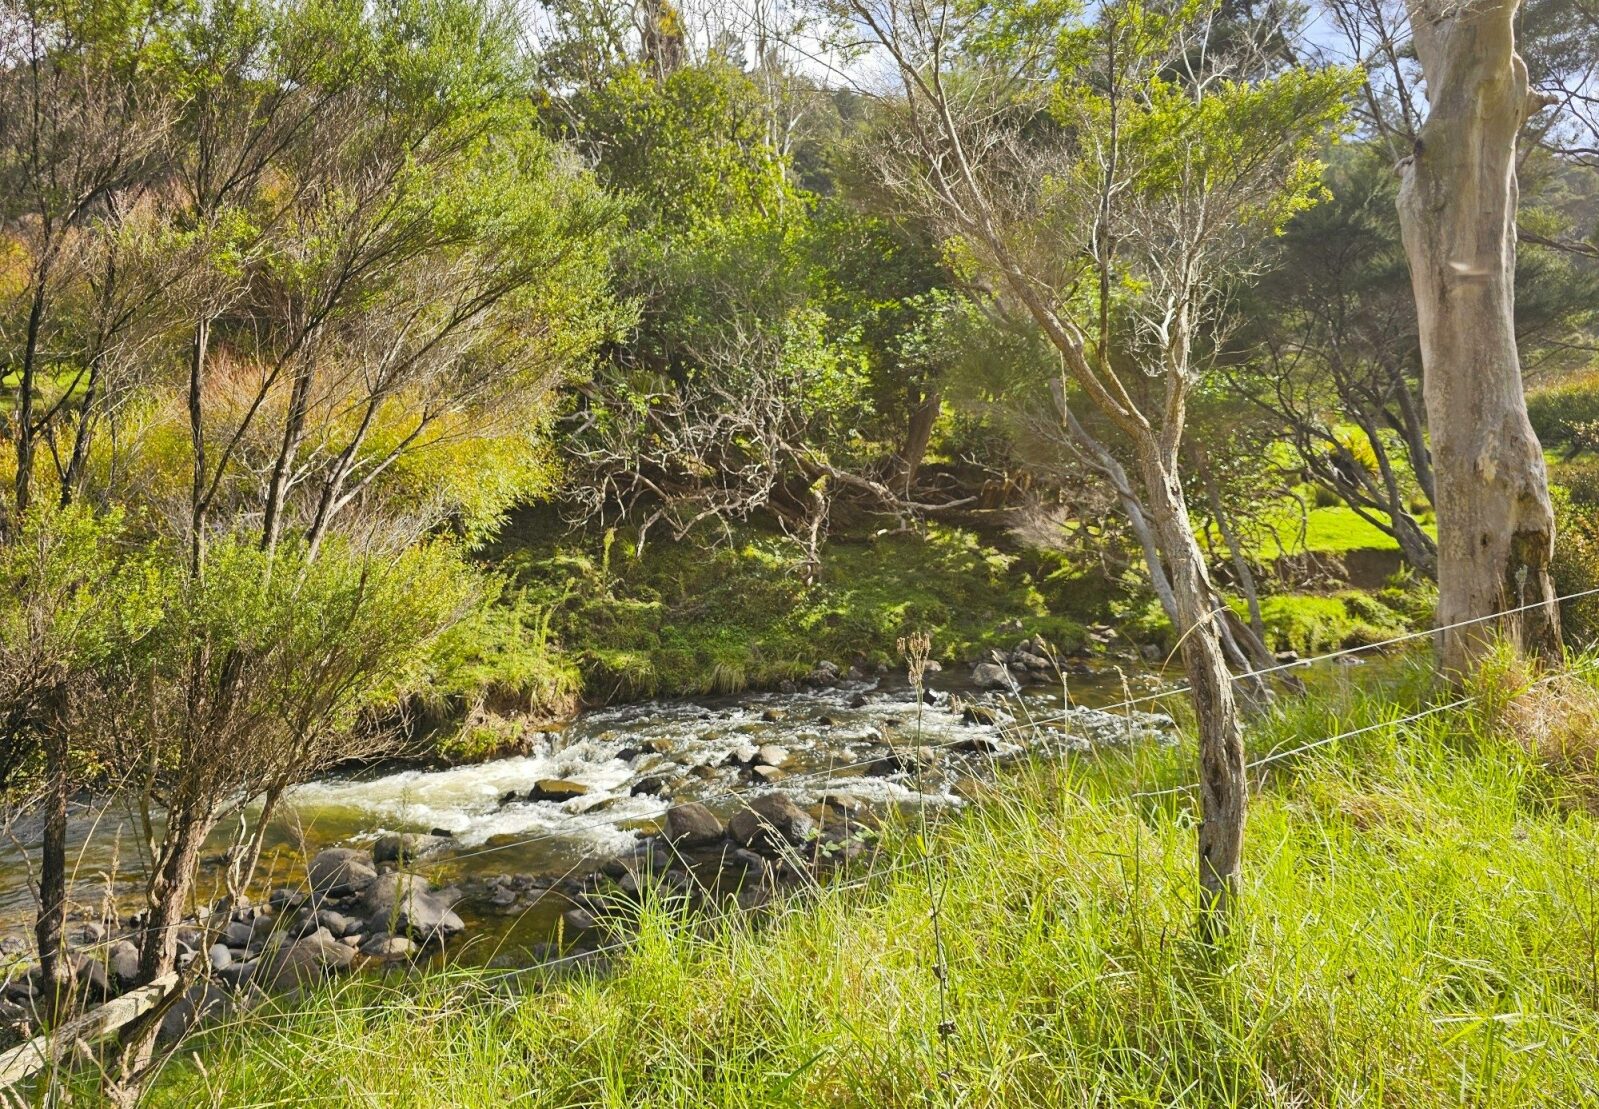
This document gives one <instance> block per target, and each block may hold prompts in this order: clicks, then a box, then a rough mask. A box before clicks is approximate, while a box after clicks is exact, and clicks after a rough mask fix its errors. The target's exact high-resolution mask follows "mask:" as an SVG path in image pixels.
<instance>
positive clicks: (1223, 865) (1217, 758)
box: [1137, 437, 1247, 936]
mask: <svg viewBox="0 0 1599 1109" xmlns="http://www.w3.org/2000/svg"><path fill="white" fill-rule="evenodd" d="M1137 448H1138V464H1139V470H1140V472H1141V474H1142V476H1143V480H1144V487H1145V489H1146V490H1147V493H1148V502H1149V511H1150V517H1151V519H1152V520H1153V521H1154V524H1155V531H1156V535H1157V536H1158V537H1159V539H1160V546H1161V553H1162V554H1163V555H1164V556H1165V562H1166V565H1167V567H1168V568H1169V570H1170V573H1171V584H1172V593H1173V595H1174V596H1175V598H1176V603H1177V634H1178V637H1179V638H1180V640H1181V643H1182V655H1183V668H1184V671H1185V672H1186V675H1187V678H1188V686H1189V696H1190V697H1191V698H1192V700H1193V705H1194V715H1195V717H1196V718H1197V719H1198V722H1199V797H1200V810H1201V812H1200V824H1199V888H1200V894H1201V928H1202V930H1203V931H1204V932H1205V933H1206V934H1207V935H1210V936H1215V935H1217V934H1219V933H1221V932H1224V931H1225V930H1226V928H1227V919H1228V916H1229V915H1230V913H1231V910H1232V908H1233V906H1234V903H1235V902H1236V900H1237V895H1238V885H1239V872H1240V866H1241V864H1242V856H1243V845H1244V809H1245V799H1246V794H1247V782H1246V779H1245V774H1244V741H1243V733H1242V730H1241V728H1240V726H1239V720H1238V708H1237V704H1236V702H1235V700H1234V697H1233V686H1232V677H1231V675H1230V674H1229V673H1228V670H1227V660H1226V655H1225V653H1224V650H1223V647H1222V640H1221V629H1220V619H1221V617H1220V616H1219V615H1218V613H1217V612H1216V611H1215V609H1214V608H1213V605H1214V599H1213V596H1214V594H1213V590H1212V589H1211V585H1210V576H1209V574H1208V573H1207V572H1206V570H1205V558H1204V555H1203V553H1202V552H1201V551H1200V549H1199V542H1198V540H1197V539H1195V538H1194V531H1193V527H1192V525H1191V524H1190V523H1189V519H1188V505H1187V503H1186V501H1185V499H1184V497H1183V489H1182V483H1181V482H1180V481H1179V480H1178V476H1177V474H1176V473H1175V472H1173V470H1174V468H1170V467H1168V466H1167V465H1166V464H1165V463H1164V461H1163V459H1162V457H1161V451H1160V448H1159V445H1158V443H1157V442H1156V441H1155V440H1154V438H1153V437H1149V438H1147V439H1144V440H1141V441H1140V442H1139V443H1138V444H1137Z"/></svg>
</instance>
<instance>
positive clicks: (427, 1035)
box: [154, 674, 1599, 1107]
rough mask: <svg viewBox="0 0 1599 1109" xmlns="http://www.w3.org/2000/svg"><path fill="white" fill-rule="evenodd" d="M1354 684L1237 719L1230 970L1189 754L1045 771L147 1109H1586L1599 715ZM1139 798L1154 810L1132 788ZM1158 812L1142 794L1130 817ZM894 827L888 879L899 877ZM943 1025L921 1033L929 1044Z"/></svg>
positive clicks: (388, 987)
mask: <svg viewBox="0 0 1599 1109" xmlns="http://www.w3.org/2000/svg"><path fill="white" fill-rule="evenodd" d="M1423 682H1424V679H1423V678H1422V677H1421V676H1420V675H1419V674H1416V675H1411V676H1410V677H1408V678H1406V677H1400V678H1397V679H1391V680H1389V681H1386V682H1383V683H1374V682H1370V681H1364V682H1360V683H1346V684H1344V685H1342V686H1340V687H1339V688H1337V689H1335V690H1332V691H1329V692H1328V693H1327V694H1326V695H1325V696H1322V697H1319V698H1314V699H1306V700H1300V701H1296V702H1293V703H1291V704H1288V705H1286V706H1284V707H1283V708H1282V709H1281V710H1280V711H1278V712H1277V713H1275V714H1273V715H1272V716H1271V717H1270V718H1269V719H1266V720H1263V721H1261V722H1259V723H1257V724H1256V725H1255V726H1254V727H1253V728H1252V730H1251V734H1250V740H1249V742H1250V747H1251V750H1252V752H1257V753H1262V752H1267V751H1272V750H1277V749H1287V748H1289V747H1297V746H1299V745H1301V744H1303V743H1304V742H1306V741H1307V740H1308V739H1310V738H1312V737H1320V736H1325V735H1329V734H1334V733H1339V732H1351V731H1356V730H1357V729H1362V728H1369V730H1367V731H1363V732H1359V734H1356V735H1354V736H1351V737H1350V738H1348V739H1346V740H1343V741H1341V742H1339V743H1337V744H1333V745H1329V746H1326V747H1322V748H1319V749H1317V750H1315V751H1313V752H1309V753H1306V754H1305V755H1303V756H1300V757H1297V758H1296V759H1294V760H1293V761H1284V762H1281V763H1278V764H1276V765H1275V766H1274V767H1273V768H1272V769H1271V770H1270V771H1269V772H1268V773H1266V774H1265V777H1264V789H1263V791H1262V792H1261V794H1260V795H1259V798H1258V799H1257V801H1256V803H1255V804H1254V806H1253V810H1252V813H1251V817H1250V820H1251V823H1250V836H1249V838H1248V847H1247V850H1246V863H1245V865H1246V869H1245V892H1244V900H1245V905H1244V913H1243V917H1242V923H1241V925H1240V927H1239V929H1238V931H1237V933H1236V934H1235V936H1234V938H1233V940H1232V942H1231V943H1230V944H1229V946H1228V947H1227V948H1226V949H1224V950H1223V951H1221V952H1219V953H1215V952H1207V951H1204V950H1202V949H1200V948H1197V947H1196V946H1194V945H1193V944H1192V943H1191V942H1190V940H1189V938H1188V937H1189V936H1190V935H1191V923H1192V915H1193V905H1192V900H1191V898H1192V887H1193V883H1192V866H1193V858H1192V854H1193V845H1192V837H1193V825H1192V820H1193V812H1194V810H1193V803H1192V801H1191V799H1190V798H1189V796H1188V795H1187V794H1186V793H1184V792H1182V791H1175V792H1169V793H1163V792H1160V791H1162V790H1165V789H1170V788H1174V787H1178V786H1180V785H1182V784H1183V783H1185V782H1186V781H1188V780H1189V777H1190V775H1191V773H1192V752H1191V749H1188V748H1187V747H1186V746H1185V747H1183V748H1180V749H1175V750H1173V749H1166V748H1161V747H1138V748H1135V749H1134V751H1133V753H1132V754H1130V755H1117V756H1111V757H1101V758H1095V759H1083V760H1075V761H1072V762H1070V763H1067V764H1064V765H1063V764H1059V763H1052V762H1039V763H1036V764H1033V765H1032V766H1030V767H1029V768H1027V769H1025V770H1023V771H1020V772H1018V773H1017V774H1016V775H1015V776H1014V777H1013V778H1012V779H1011V780H1008V781H1007V783H1006V787H1005V789H1004V790H1003V791H996V792H994V793H992V794H991V795H989V796H988V797H986V798H985V799H984V800H983V802H982V803H980V804H978V805H975V806H973V807H972V809H971V810H970V811H969V812H968V813H966V814H965V815H964V816H963V817H961V818H959V819H957V820H953V821H950V822H948V823H945V824H942V825H940V826H938V827H937V828H936V829H935V831H934V833H933V836H932V839H931V849H932V853H933V858H934V863H933V870H932V873H933V876H934V877H933V882H934V891H935V897H936V900H937V902H938V903H939V905H940V906H941V911H940V913H939V914H938V919H937V925H938V930H939V932H940V933H941V934H942V937H943V943H944V955H943V962H944V964H945V965H947V967H948V978H947V991H945V992H943V996H942V997H941V990H940V981H939V978H938V976H937V975H935V974H934V973H932V972H931V971H930V969H929V968H930V967H931V966H933V965H935V964H936V963H937V962H938V961H939V960H938V957H937V956H936V954H935V952H936V948H935V937H934V931H933V927H934V921H933V920H932V918H931V916H930V913H929V891H928V885H927V881H926V877H925V875H924V873H923V871H922V869H921V868H920V867H919V866H911V867H909V868H899V869H894V868H885V869H884V871H883V872H882V875H881V876H880V877H879V878H878V879H876V880H874V881H872V882H870V883H869V884H867V885H866V886H865V887H863V888H851V889H831V890H830V889H825V888H824V889H823V890H821V891H818V892H815V893H812V894H809V895H806V896H804V897H801V898H799V899H797V900H791V901H789V902H788V903H787V904H786V905H785V906H784V907H782V908H781V910H780V911H778V912H776V913H775V914H773V915H767V916H764V917H753V918H735V919H733V920H730V921H727V922H724V923H722V924H720V925H718V926H714V927H696V926H692V924H691V921H689V920H685V919H684V918H683V917H682V915H681V912H680V910H673V909H671V908H670V907H668V906H666V905H664V904H654V905H651V904H650V903H646V907H645V909H644V910H643V911H642V912H641V913H640V914H639V919H638V922H637V927H638V932H637V938H636V939H635V940H634V942H633V943H632V944H631V945H630V946H629V948H628V950H627V952H626V953H625V954H623V955H620V956H617V957H616V958H615V959H614V961H612V962H611V963H610V964H609V965H608V967H606V968H604V969H603V970H602V969H601V968H597V967H595V966H578V967H576V968H573V967H567V968H565V970H564V971H561V972H556V973H546V974H543V975H539V974H534V975H530V976H524V977H522V978H520V979H513V980H509V981H508V980H505V979H501V978H493V979H491V978H489V977H487V976H485V975H484V974H483V972H469V971H462V970H457V971H454V972H450V973H439V974H436V975H433V976H430V977H425V978H423V979H421V980H415V979H404V980H399V981H390V982H383V981H370V980H369V981H363V982H352V983H348V984H346V985H344V986H342V987H333V988H330V989H328V990H326V991H324V992H321V993H318V994H316V995H315V996H313V997H312V998H310V999H308V1000H307V1001H306V1002H305V1003H303V1004H300V1005H296V1006H294V1007H292V1008H290V1009H288V1010H287V1011H285V1012H283V1013H282V1014H280V1015H277V1016H267V1015H265V1014H258V1015H257V1016H256V1017H254V1018H252V1019H251V1020H249V1021H247V1022H245V1023H242V1024H239V1025H236V1026H233V1027H229V1028H226V1029H221V1030H218V1031H216V1032H213V1033H212V1034H211V1035H210V1036H208V1037H207V1038H205V1039H203V1040H201V1041H199V1042H197V1043H196V1044H195V1050H194V1053H193V1054H192V1055H191V1054H189V1053H187V1052H186V1053H185V1055H184V1056H183V1057H182V1058H181V1059H179V1060H177V1061H175V1062H174V1064H173V1065H172V1067H171V1068H170V1069H169V1070H168V1071H167V1073H166V1074H165V1075H164V1077H163V1081H162V1083H161V1085H160V1088H159V1089H158V1091H157V1093H156V1097H155V1099H154V1101H155V1103H156V1104H161V1105H247V1104H257V1105H259V1104H274V1105H286V1104H301V1103H305V1102H308V1101H313V1100H314V1101H316V1102H317V1103H319V1104H336V1105H337V1104H358V1103H361V1104H365V1103H370V1102H372V1101H374V1100H375V1101H380V1102H382V1103H383V1104H391V1105H415V1106H423V1105H438V1104H450V1105H458V1106H476V1105H484V1106H487V1105H499V1104H504V1103H506V1102H508V1101H511V1100H517V1101H518V1102H519V1103H526V1104H536V1105H550V1106H557V1105H562V1106H564V1105H571V1104H620V1103H647V1104H650V1105H652V1106H685V1107H686V1106H691V1105H692V1106H698V1105H705V1104H716V1105H724V1106H757V1105H758V1106H770V1105H807V1106H815V1105H839V1106H843V1105H852V1106H854V1105H868V1106H897V1105H905V1104H909V1103H912V1102H916V1103H920V1102H922V1101H923V1100H924V1099H928V1098H930V1099H931V1102H932V1103H933V1104H968V1105H1005V1106H1032V1105H1036V1106H1045V1105H1050V1106H1053V1105H1077V1104H1190V1105H1206V1106H1213V1105H1260V1104H1273V1105H1278V1104H1298V1105H1333V1104H1345V1103H1350V1102H1353V1101H1357V1100H1358V1101H1362V1102H1366V1103H1371V1102H1376V1103H1383V1104H1403V1105H1407V1106H1444V1105H1451V1106H1453V1105H1459V1104H1461V1103H1462V1102H1463V1101H1464V1102H1466V1103H1470V1104H1480V1105H1574V1104H1586V1103H1588V1102H1590V1101H1591V1100H1592V1099H1593V1097H1594V1092H1595V1089H1596V1088H1599V1057H1596V1047H1595V1045H1596V1044H1599V987H1596V986H1595V983H1596V982H1599V961H1596V956H1595V952H1596V951H1599V916H1596V915H1595V913H1594V911H1593V890H1594V888H1595V883H1596V881H1599V870H1596V866H1599V864H1596V861H1595V860H1596V859H1599V826H1596V823H1595V819H1594V815H1593V813H1594V811H1595V794H1594V791H1593V777H1592V774H1593V745H1592V738H1591V735H1592V729H1591V728H1590V727H1589V725H1591V724H1592V723H1593V722H1594V721H1595V720H1596V719H1599V712H1596V710H1595V705H1596V703H1599V702H1596V700H1595V698H1596V694H1595V692H1594V690H1593V689H1592V687H1591V686H1589V685H1587V684H1580V683H1578V682H1575V681H1571V680H1563V681H1562V682H1559V683H1552V684H1545V685H1543V686H1540V687H1537V688H1534V689H1530V690H1529V689H1524V688H1521V687H1520V686H1519V685H1518V686H1514V687H1513V686H1512V685H1511V684H1510V683H1509V682H1508V679H1506V678H1504V676H1503V675H1501V676H1500V677H1499V678H1497V679H1492V680H1489V681H1486V682H1485V683H1484V684H1483V685H1482V686H1480V687H1478V688H1477V689H1476V690H1474V691H1473V692H1474V694H1475V695H1476V696H1478V697H1479V700H1478V701H1477V702H1476V703H1475V704H1473V705H1472V706H1470V707H1468V708H1465V709H1460V710H1452V711H1439V712H1434V713H1432V714H1430V715H1427V716H1425V717H1422V718H1421V719H1418V720H1414V721H1411V722H1406V723H1396V721H1400V720H1401V719H1402V718H1403V717H1405V716H1407V715H1409V714H1410V713H1412V712H1416V711H1420V710H1421V709H1423V708H1425V707H1426V706H1427V705H1428V704H1439V703H1442V702H1441V701H1430V700H1429V697H1430V694H1429V692H1428V690H1427V687H1426V686H1425V685H1424V684H1423ZM1135 793H1141V794H1145V795H1146V796H1143V797H1132V796H1130V795H1132V794H1135ZM1150 794H1153V796H1148V795H1150ZM918 834H919V832H918V828H917V826H916V824H915V822H914V821H909V822H907V823H904V824H900V825H896V826H892V827H890V828H889V829H888V830H887V831H886V832H885V840H886V845H887V850H885V852H884V857H885V858H896V857H897V858H898V859H901V860H910V861H912V862H914V860H915V858H916V852H917V850H918V845H917V836H918ZM941 1026H943V1027H946V1028H949V1029H951V1030H952V1034H950V1035H948V1036H942V1035H940V1032H939V1029H940V1027H941Z"/></svg>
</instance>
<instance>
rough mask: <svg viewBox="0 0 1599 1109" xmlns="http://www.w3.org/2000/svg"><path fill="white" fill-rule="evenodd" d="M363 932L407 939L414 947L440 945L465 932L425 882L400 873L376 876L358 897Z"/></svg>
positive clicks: (458, 920) (463, 926)
mask: <svg viewBox="0 0 1599 1109" xmlns="http://www.w3.org/2000/svg"><path fill="white" fill-rule="evenodd" d="M361 907H362V908H363V909H365V910H366V914H367V918H366V920H367V931H368V932H369V933H370V932H391V933H393V934H394V935H397V936H410V937H411V938H412V939H414V940H416V941H417V942H418V943H430V942H434V941H438V942H442V941H444V940H447V939H449V938H450V937H451V936H455V935H459V934H460V933H461V932H464V931H465V930H466V923H465V922H464V921H463V920H462V919H461V918H460V917H459V916H457V915H456V913H455V911H454V910H453V909H451V908H450V904H449V902H448V901H446V900H445V899H444V898H442V897H440V896H438V895H437V894H436V893H434V892H433V887H432V886H431V885H429V884H428V881H427V879H425V878H419V877H417V876H416V875H415V874H406V873H404V872H402V871H398V870H396V871H390V872H389V873H388V874H383V875H380V876H379V877H378V879H377V881H375V882H373V883H372V884H371V885H370V886H368V887H367V888H366V890H365V891H364V892H363V893H362V894H361Z"/></svg>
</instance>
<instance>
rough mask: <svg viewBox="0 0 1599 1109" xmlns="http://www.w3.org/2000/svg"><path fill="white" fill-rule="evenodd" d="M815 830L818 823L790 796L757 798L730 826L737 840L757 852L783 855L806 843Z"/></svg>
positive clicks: (776, 794)
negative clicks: (780, 853) (773, 852)
mask: <svg viewBox="0 0 1599 1109" xmlns="http://www.w3.org/2000/svg"><path fill="white" fill-rule="evenodd" d="M815 830H816V821H814V820H812V819H811V817H810V814H808V813H807V812H806V811H805V810H804V809H802V808H800V807H799V806H798V805H796V804H795V803H794V801H793V799H792V798H790V797H789V796H788V795H787V794H786V793H768V794H765V795H764V796H761V797H757V798H755V799H754V800H753V801H750V802H749V803H748V804H746V805H745V807H744V808H743V809H741V810H740V811H739V812H737V813H735V814H734V815H733V818H732V819H731V820H729V821H728V822H727V831H728V834H729V835H731V836H732V837H733V839H734V840H736V841H737V842H738V843H740V844H742V845H743V846H745V847H753V848H755V849H756V850H757V851H760V850H766V851H781V850H782V849H783V848H784V847H785V846H787V845H789V844H800V843H803V842H805V841H806V840H807V839H809V838H810V837H811V834H812V833H813V832H815Z"/></svg>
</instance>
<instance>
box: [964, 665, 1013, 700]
mask: <svg viewBox="0 0 1599 1109" xmlns="http://www.w3.org/2000/svg"><path fill="white" fill-rule="evenodd" d="M972 684H973V685H976V686H978V687H979V688H981V689H1002V690H1004V691H1005V692H1007V693H1015V692H1016V690H1017V685H1016V679H1015V678H1013V677H1011V673H1010V670H1009V668H1007V667H1005V666H1002V665H1000V664H999V663H997V662H979V663H978V664H977V665H976V666H974V667H972Z"/></svg>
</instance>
